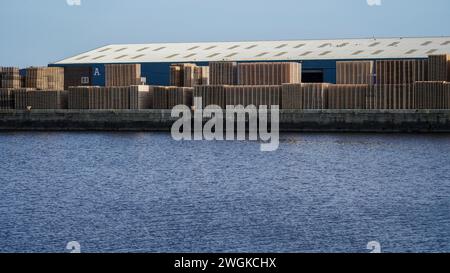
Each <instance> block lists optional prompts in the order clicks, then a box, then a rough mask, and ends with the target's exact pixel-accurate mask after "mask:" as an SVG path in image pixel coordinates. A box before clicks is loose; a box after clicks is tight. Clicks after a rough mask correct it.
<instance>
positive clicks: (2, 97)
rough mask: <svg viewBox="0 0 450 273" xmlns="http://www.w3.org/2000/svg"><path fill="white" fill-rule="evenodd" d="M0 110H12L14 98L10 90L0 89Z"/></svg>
mask: <svg viewBox="0 0 450 273" xmlns="http://www.w3.org/2000/svg"><path fill="white" fill-rule="evenodd" d="M0 109H1V110H9V109H14V97H13V90H12V89H9V88H0Z"/></svg>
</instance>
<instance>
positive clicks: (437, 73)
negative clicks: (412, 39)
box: [428, 54, 450, 82]
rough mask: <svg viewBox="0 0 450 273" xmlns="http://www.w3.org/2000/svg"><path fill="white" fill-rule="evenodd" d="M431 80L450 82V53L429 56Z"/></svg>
mask: <svg viewBox="0 0 450 273" xmlns="http://www.w3.org/2000/svg"><path fill="white" fill-rule="evenodd" d="M428 70H429V74H430V77H429V80H430V81H447V82H450V54H442V55H430V56H428Z"/></svg>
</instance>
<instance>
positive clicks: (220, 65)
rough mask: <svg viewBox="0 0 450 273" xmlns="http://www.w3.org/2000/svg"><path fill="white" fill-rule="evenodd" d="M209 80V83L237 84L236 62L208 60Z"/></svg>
mask: <svg viewBox="0 0 450 273" xmlns="http://www.w3.org/2000/svg"><path fill="white" fill-rule="evenodd" d="M209 82H210V84H211V85H235V84H237V63H236V62H210V63H209Z"/></svg>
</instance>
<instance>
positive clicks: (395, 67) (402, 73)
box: [376, 60, 428, 84]
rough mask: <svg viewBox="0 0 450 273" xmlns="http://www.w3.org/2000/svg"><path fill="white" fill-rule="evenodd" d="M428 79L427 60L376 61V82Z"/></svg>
mask: <svg viewBox="0 0 450 273" xmlns="http://www.w3.org/2000/svg"><path fill="white" fill-rule="evenodd" d="M427 80H428V60H379V61H376V84H412V83H414V82H416V81H427Z"/></svg>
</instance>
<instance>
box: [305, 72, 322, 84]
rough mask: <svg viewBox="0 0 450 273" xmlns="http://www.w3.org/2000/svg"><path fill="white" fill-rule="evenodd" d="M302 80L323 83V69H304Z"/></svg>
mask: <svg viewBox="0 0 450 273" xmlns="http://www.w3.org/2000/svg"><path fill="white" fill-rule="evenodd" d="M302 82H304V83H322V82H323V71H322V70H303V72H302Z"/></svg>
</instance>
